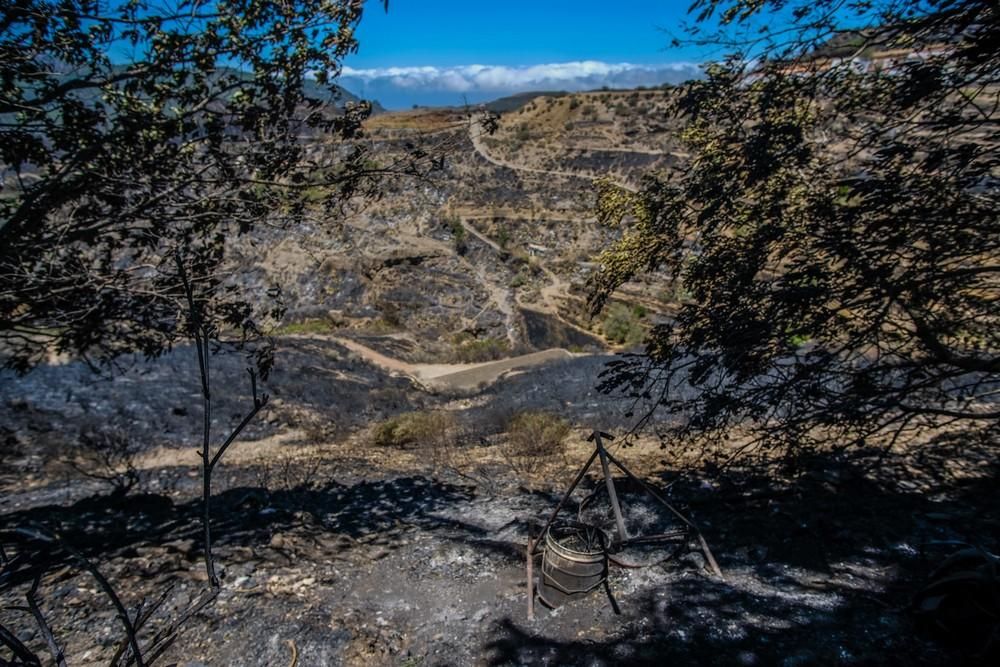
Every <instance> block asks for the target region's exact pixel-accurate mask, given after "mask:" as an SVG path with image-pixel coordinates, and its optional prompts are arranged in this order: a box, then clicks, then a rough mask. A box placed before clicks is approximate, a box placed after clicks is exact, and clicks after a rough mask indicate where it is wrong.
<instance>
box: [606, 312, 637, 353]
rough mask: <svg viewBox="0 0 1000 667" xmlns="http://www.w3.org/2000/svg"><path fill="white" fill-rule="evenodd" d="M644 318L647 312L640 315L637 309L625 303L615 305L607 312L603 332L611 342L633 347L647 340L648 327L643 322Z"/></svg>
mask: <svg viewBox="0 0 1000 667" xmlns="http://www.w3.org/2000/svg"><path fill="white" fill-rule="evenodd" d="M644 316H645V312H643V313H642V314H641V315H640V314H638V313H637V310H636V309H630V308H629V307H628V306H626V305H625V304H623V303H614V304H611V305H610V306H608V308H607V310H606V311H605V314H604V321H603V322H602V324H601V330H602V331H603V332H604V337H605V338H607V339H608V340H609V341H610V342H612V343H615V344H616V345H627V346H629V347H632V346H634V345H638V344H640V343H642V341H643V340H644V339H645V338H646V327H645V326H644V325H643V323H642V322H641V319H642V318H643V317H644Z"/></svg>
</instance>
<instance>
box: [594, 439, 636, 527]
mask: <svg viewBox="0 0 1000 667" xmlns="http://www.w3.org/2000/svg"><path fill="white" fill-rule="evenodd" d="M594 440H595V441H596V442H597V453H598V454H599V455H600V457H601V469H602V470H604V483H605V484H607V485H608V497H609V498H611V509H612V510H614V513H615V523H616V524H617V525H618V541H619V542H624V541H625V540H627V539H628V532H627V531H626V530H625V517H623V516H622V508H621V505H620V504H619V503H618V493H617V492H616V491H615V481H614V480H613V479H611V470H610V469H609V468H608V453H607V452H606V451H605V450H604V443H603V442H601V432H600V431H594Z"/></svg>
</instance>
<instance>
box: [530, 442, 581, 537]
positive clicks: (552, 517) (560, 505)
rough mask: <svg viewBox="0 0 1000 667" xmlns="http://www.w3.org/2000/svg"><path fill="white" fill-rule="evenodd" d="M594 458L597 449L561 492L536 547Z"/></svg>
mask: <svg viewBox="0 0 1000 667" xmlns="http://www.w3.org/2000/svg"><path fill="white" fill-rule="evenodd" d="M596 458H597V450H596V449H595V450H594V453H593V454H591V455H590V458H589V459H587V463H586V465H584V466H583V467H582V468H580V472H578V473H577V474H576V479H574V480H573V483H572V484H570V485H569V488H568V489H566V493H564V494H563V497H562V500H560V501H559V504H558V505H556V508H555V509H554V510H553V511H552V516H550V517H549V520H548V521H547V522H546V523H545V527H544V528H542V532H541V533H539V539H538V540H537V541H535V545H534V546H536V547H537V546H538V542H541V541H542V540H544V539H545V533H546V532H548V530H549V527H550V526H551V525H552V522H553V521H555V520H556V516H557V515H558V514H559V511H560V510H562V508H563V505H565V504H566V501H567V500H568V499H569V496H570V494H571V493H573V491H574V490H575V489H576V485H577V484H579V483H580V480H581V479H583V476H584V475H586V474H587V471H588V470H590V466H591V465H592V464H593V463H594V459H596Z"/></svg>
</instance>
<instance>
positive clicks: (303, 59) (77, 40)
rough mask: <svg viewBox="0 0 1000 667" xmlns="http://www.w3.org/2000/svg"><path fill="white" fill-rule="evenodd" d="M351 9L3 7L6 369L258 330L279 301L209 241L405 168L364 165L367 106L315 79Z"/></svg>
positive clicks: (355, 14) (1, 235) (251, 3)
mask: <svg viewBox="0 0 1000 667" xmlns="http://www.w3.org/2000/svg"><path fill="white" fill-rule="evenodd" d="M362 5H363V3H362V2H359V1H354V0H336V1H333V2H327V1H320V0H306V1H305V2H295V3H271V2H258V1H257V0H238V1H237V2H230V3H225V4H217V3H198V2H190V1H188V0H177V1H171V2H167V3H151V2H146V1H145V0H135V1H132V2H121V3H110V4H106V3H98V2H92V1H90V0H65V1H55V0H28V1H25V2H4V3H3V4H2V8H3V10H2V14H0V168H2V175H3V184H2V185H3V189H2V193H0V339H2V342H3V355H4V363H5V365H7V366H8V367H13V368H16V369H18V370H21V371H24V370H27V369H28V368H30V367H31V366H32V365H34V364H36V363H38V362H39V361H41V360H44V359H45V358H46V355H47V354H48V353H49V352H51V351H53V350H55V351H60V352H62V351H66V352H70V353H73V354H77V355H83V356H84V358H87V359H91V360H94V361H104V360H106V359H109V358H113V357H114V356H115V355H117V354H120V353H121V352H125V351H133V350H137V351H140V352H142V353H145V354H146V355H149V356H156V355H158V354H159V353H160V352H162V351H163V350H164V349H166V348H168V347H169V346H170V345H171V344H172V343H173V342H174V341H175V340H177V339H178V338H179V337H187V336H189V335H190V333H191V331H192V330H193V329H201V330H202V331H203V332H205V331H207V332H208V335H209V337H210V338H215V339H217V338H218V335H217V334H218V332H219V331H220V330H221V331H237V332H242V333H243V334H244V335H248V334H249V335H253V334H256V333H257V325H256V324H255V322H257V321H259V317H260V316H261V315H262V314H266V313H267V312H268V310H269V309H273V308H277V307H278V305H279V304H278V300H277V299H274V298H272V299H268V298H265V295H264V294H255V295H254V298H252V299H251V298H248V297H247V296H246V295H244V289H243V285H242V283H241V282H240V280H239V279H238V276H233V275H231V273H230V267H228V266H227V264H226V261H225V260H226V257H227V249H228V248H227V246H231V245H232V244H233V243H234V242H235V240H236V239H237V238H240V237H241V236H242V235H245V234H247V233H248V232H250V231H251V230H252V229H253V228H254V227H255V226H257V225H261V224H269V225H275V226H284V225H289V224H294V223H295V222H297V221H299V220H301V219H302V218H303V216H305V215H307V214H308V212H309V210H310V208H309V207H310V206H312V207H313V209H315V208H316V207H322V209H323V210H324V211H325V217H327V218H329V217H330V215H329V214H331V213H334V212H335V211H336V210H337V209H339V208H340V207H341V206H342V205H343V204H345V203H346V202H349V201H350V200H351V199H352V198H354V197H357V196H362V197H371V196H376V195H377V192H378V189H377V188H378V181H379V177H380V176H381V175H382V174H384V173H385V172H387V171H393V172H398V171H404V170H408V171H416V170H417V169H418V167H417V165H416V163H415V162H414V163H411V162H407V164H405V165H403V164H399V163H397V164H394V165H391V166H390V165H382V166H380V165H378V164H376V163H375V162H373V161H372V160H371V159H370V158H369V156H368V154H367V150H366V148H365V147H364V146H363V145H361V144H359V143H358V142H357V141H356V139H358V138H359V137H360V135H361V123H362V121H363V120H364V119H365V118H366V117H367V116H368V114H369V113H370V111H371V105H370V104H369V103H367V102H360V103H357V102H352V101H346V98H345V96H344V95H342V91H341V90H340V89H339V88H338V87H337V86H336V85H335V84H333V80H334V79H335V78H336V76H337V74H338V73H339V71H340V63H341V59H342V58H343V56H345V55H346V54H348V53H350V52H352V51H353V50H355V49H356V48H357V42H356V40H355V38H354V29H355V27H356V24H357V22H358V21H359V20H360V17H361V13H362ZM425 158H426V156H417V157H414V160H415V161H417V162H419V161H420V160H424V161H426V160H425ZM317 192H320V193H322V196H321V197H317V196H316V193H317ZM307 195H308V196H307ZM317 200H318V201H317ZM185 275H186V278H185ZM185 280H186V282H187V283H188V287H189V288H190V291H192V292H193V296H194V305H195V308H194V309H193V310H192V309H191V308H190V307H189V306H190V303H189V299H188V298H187V297H188V294H186V290H185V288H184V283H185ZM268 296H270V297H276V296H277V294H276V293H275V292H272V293H270V294H269V295H268ZM262 304H263V305H262ZM238 338H239V337H238ZM256 361H257V362H259V364H260V366H261V370H262V372H263V373H264V374H266V370H267V366H268V365H269V360H268V357H267V355H262V356H260V357H259V358H258V359H257V360H256Z"/></svg>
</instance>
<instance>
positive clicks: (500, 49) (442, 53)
mask: <svg viewBox="0 0 1000 667" xmlns="http://www.w3.org/2000/svg"><path fill="white" fill-rule="evenodd" d="M689 5H690V0H680V1H679V2H678V1H671V0H659V1H653V0H620V1H619V2H608V1H607V0H604V1H603V2H597V1H594V0H575V1H570V0H535V1H533V2H529V1H526V0H499V1H494V2H470V1H469V0H465V1H464V2H459V1H457V0H390V3H389V12H388V13H386V12H384V11H383V10H382V8H381V6H380V3H379V2H369V3H368V7H367V9H366V14H365V17H364V19H363V20H362V22H361V26H360V27H359V29H358V33H357V36H358V39H359V41H360V43H361V47H360V49H359V52H358V53H357V54H354V55H352V56H349V57H348V58H347V59H346V61H345V66H346V68H345V72H344V77H343V78H342V81H341V83H342V85H344V86H345V87H346V88H348V89H349V90H351V91H352V92H355V93H360V94H363V95H364V96H366V97H370V98H374V99H377V100H378V101H380V102H381V103H382V104H383V105H385V106H387V107H389V108H397V109H398V108H406V107H409V106H411V105H413V104H422V105H432V104H461V103H462V100H463V97H464V98H465V99H468V101H469V102H472V103H475V102H480V101H483V100H488V99H494V98H496V97H501V96H503V95H508V94H511V93H515V92H521V91H524V90H544V89H564V90H585V89H592V88H599V87H601V86H602V85H610V86H612V87H616V86H621V87H626V86H635V85H656V84H659V83H666V82H674V83H675V82H677V81H679V80H684V79H687V78H690V77H691V76H694V75H696V74H697V71H698V70H697V64H698V63H700V62H703V61H704V60H705V59H706V57H707V55H706V54H705V53H704V52H700V51H698V50H697V49H695V48H691V47H688V48H686V49H669V48H668V47H669V42H670V36H669V35H668V34H667V33H666V32H664V29H667V30H674V31H675V32H679V30H678V29H679V26H680V24H681V22H682V21H684V20H685V19H687V18H688V17H687V7H688V6H689ZM476 66H481V67H476Z"/></svg>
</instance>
